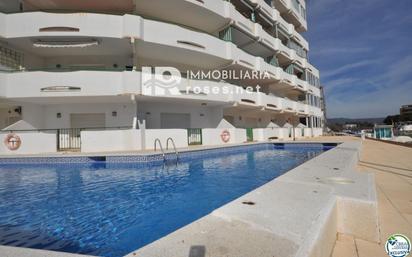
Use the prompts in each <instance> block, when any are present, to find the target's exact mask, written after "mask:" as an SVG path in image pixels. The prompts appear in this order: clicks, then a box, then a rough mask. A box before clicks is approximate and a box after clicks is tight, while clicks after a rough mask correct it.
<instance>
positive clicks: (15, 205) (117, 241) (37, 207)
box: [0, 144, 326, 257]
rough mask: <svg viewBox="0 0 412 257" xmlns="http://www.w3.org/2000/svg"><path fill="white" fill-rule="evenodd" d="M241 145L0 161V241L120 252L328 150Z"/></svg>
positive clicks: (108, 253)
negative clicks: (187, 155) (154, 154)
mask: <svg viewBox="0 0 412 257" xmlns="http://www.w3.org/2000/svg"><path fill="white" fill-rule="evenodd" d="M242 149H243V150H241V151H238V152H236V153H225V152H223V153H222V152H221V153H219V154H212V155H210V156H202V157H201V158H192V159H190V160H187V161H185V160H183V161H181V162H179V164H178V165H175V164H174V163H170V164H168V165H166V166H163V165H155V166H147V167H142V165H137V164H115V163H100V164H70V165H69V164H53V165H44V164H41V165H40V164H37V165H36V164H31V165H29V164H27V165H23V164H22V165H20V164H19V165H11V164H7V165H6V164H3V165H1V164H0V245H10V246H18V247H29V248H38V249H48V250H58V251H65V252H71V253H82V254H90V255H99V256H109V257H112V256H123V255H125V254H127V253H130V252H131V251H134V250H136V249H138V248H140V247H142V246H144V245H146V244H149V243H151V242H153V241H155V240H157V239H159V238H161V237H163V236H165V235H167V234H169V233H171V232H173V231H175V230H176V229H178V228H181V227H183V226H185V225H187V224H189V223H190V222H193V221H195V220H196V219H198V218H200V217H202V216H205V215H207V214H208V213H210V212H211V211H213V210H214V209H216V208H218V207H220V206H222V205H224V204H226V203H228V202H230V201H232V200H234V199H236V198H238V197H240V196H241V195H243V194H245V193H247V192H249V191H251V190H253V189H255V188H257V187H259V186H261V185H263V184H265V183H267V182H268V181H270V180H272V179H274V178H276V177H278V176H279V175H281V174H283V173H285V172H286V171H288V170H290V169H292V168H294V167H296V166H298V165H299V164H301V163H303V162H305V161H307V160H308V159H310V158H313V157H314V156H316V155H318V154H320V153H322V152H323V151H325V150H326V149H325V148H324V147H319V145H318V146H317V147H314V146H309V145H308V147H302V146H300V147H290V148H288V147H286V148H284V149H276V147H274V145H273V144H267V145H266V146H265V147H263V148H262V149H252V150H251V149H249V148H247V147H244V148H242Z"/></svg>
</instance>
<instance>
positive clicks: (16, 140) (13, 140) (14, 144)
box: [4, 133, 21, 151]
mask: <svg viewBox="0 0 412 257" xmlns="http://www.w3.org/2000/svg"><path fill="white" fill-rule="evenodd" d="M4 144H5V145H6V147H7V148H8V149H9V150H11V151H15V150H17V149H19V148H20V145H21V139H20V137H19V136H18V135H16V134H14V133H11V134H8V135H7V136H6V138H5V139H4Z"/></svg>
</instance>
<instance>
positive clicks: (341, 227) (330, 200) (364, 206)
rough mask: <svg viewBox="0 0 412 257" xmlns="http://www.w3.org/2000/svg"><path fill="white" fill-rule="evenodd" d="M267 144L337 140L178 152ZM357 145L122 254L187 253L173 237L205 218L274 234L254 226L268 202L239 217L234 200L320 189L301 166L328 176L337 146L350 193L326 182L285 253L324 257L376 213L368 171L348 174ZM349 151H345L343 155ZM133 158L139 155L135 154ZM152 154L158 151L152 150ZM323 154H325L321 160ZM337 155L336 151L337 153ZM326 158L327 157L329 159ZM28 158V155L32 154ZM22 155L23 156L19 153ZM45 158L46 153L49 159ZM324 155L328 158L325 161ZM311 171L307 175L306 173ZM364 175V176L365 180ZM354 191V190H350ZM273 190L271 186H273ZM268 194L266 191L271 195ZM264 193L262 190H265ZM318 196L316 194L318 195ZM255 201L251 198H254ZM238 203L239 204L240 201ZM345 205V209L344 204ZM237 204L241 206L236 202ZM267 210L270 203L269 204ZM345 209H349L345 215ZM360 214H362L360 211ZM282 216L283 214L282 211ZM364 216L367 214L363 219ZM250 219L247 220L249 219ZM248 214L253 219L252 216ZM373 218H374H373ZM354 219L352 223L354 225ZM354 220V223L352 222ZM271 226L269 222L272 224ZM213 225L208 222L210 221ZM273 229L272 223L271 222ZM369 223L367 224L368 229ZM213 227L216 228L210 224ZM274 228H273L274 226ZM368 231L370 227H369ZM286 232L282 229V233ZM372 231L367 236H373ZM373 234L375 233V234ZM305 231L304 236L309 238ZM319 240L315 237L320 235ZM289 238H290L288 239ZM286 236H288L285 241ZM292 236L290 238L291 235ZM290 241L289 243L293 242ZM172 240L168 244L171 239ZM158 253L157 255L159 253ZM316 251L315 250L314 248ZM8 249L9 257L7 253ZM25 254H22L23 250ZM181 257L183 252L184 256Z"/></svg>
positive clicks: (308, 164)
mask: <svg viewBox="0 0 412 257" xmlns="http://www.w3.org/2000/svg"><path fill="white" fill-rule="evenodd" d="M268 143H280V144H324V143H338V144H339V142H330V141H324V142H323V141H320V142H313V141H308V142H306V141H298V142H278V141H276V142H273V141H269V142H257V143H248V144H235V145H230V146H228V145H225V146H220V147H214V146H208V147H202V148H196V149H190V148H189V149H186V150H183V151H180V152H193V151H195V152H197V151H202V150H205V149H216V148H218V149H220V148H227V147H241V146H251V145H261V144H268ZM360 147H361V146H360V144H358V143H353V142H346V143H340V145H338V146H337V147H335V148H334V149H331V150H329V151H327V152H325V153H323V154H321V155H319V156H317V157H315V158H313V159H311V160H309V161H307V162H305V163H303V164H302V165H300V166H298V167H296V168H294V169H292V170H290V171H288V172H287V173H285V174H284V175H282V176H280V177H278V178H276V179H274V180H272V181H270V182H268V183H267V184H265V185H263V186H261V187H259V188H257V189H255V190H253V191H251V192H249V193H247V194H245V195H243V196H240V197H239V198H238V199H236V200H234V201H232V202H230V203H228V204H226V205H224V206H222V207H220V208H218V209H216V210H214V211H213V212H212V213H210V214H208V215H206V216H204V217H202V218H200V219H199V220H196V221H194V222H193V223H190V224H188V225H186V226H184V227H183V228H181V229H178V230H177V231H175V232H172V233H171V234H169V235H167V236H165V237H163V238H161V239H159V240H157V241H154V242H153V243H151V244H149V245H147V246H144V247H142V248H140V249H138V250H136V251H133V252H131V253H130V254H128V255H127V256H162V257H167V256H176V255H175V254H176V253H179V254H180V253H181V252H179V251H182V249H183V251H187V249H186V248H185V246H184V245H183V246H182V245H179V243H176V242H175V241H174V240H175V239H176V238H179V237H187V238H189V239H190V238H191V237H193V234H192V233H193V231H190V228H191V227H194V226H196V225H198V224H201V223H204V221H205V220H208V219H219V220H223V221H224V222H225V223H227V224H231V223H233V221H241V222H242V223H245V224H248V225H250V226H251V229H252V230H257V231H258V233H260V232H259V231H262V233H263V231H264V232H265V233H267V232H269V233H271V234H273V235H277V236H279V233H278V232H279V231H271V229H270V228H267V227H266V225H264V224H259V222H260V221H259V213H265V211H267V210H265V208H266V209H267V207H269V209H270V206H265V205H264V204H262V205H261V204H259V205H257V206H259V208H255V209H256V210H258V211H257V212H255V213H252V214H253V215H251V214H250V213H249V214H250V215H251V216H249V217H242V215H240V217H239V216H237V215H238V214H239V213H241V212H243V211H242V209H239V201H244V200H245V199H248V200H249V201H250V200H253V201H257V202H258V203H259V199H260V198H261V197H262V196H264V195H265V193H263V194H262V192H261V191H262V190H272V189H271V188H273V186H275V185H277V184H279V183H288V184H290V185H295V186H298V187H299V186H305V187H307V188H309V189H310V190H312V189H313V190H315V189H318V188H319V187H320V188H323V189H325V188H324V187H325V185H319V181H317V180H315V181H311V180H312V179H313V176H312V177H302V176H299V174H302V170H306V171H307V170H312V171H313V172H314V174H317V173H319V172H320V173H322V172H323V173H324V174H318V175H319V176H320V177H319V178H320V179H322V178H326V177H325V176H330V175H331V174H330V171H329V172H328V169H330V165H333V166H336V165H337V164H336V162H334V161H333V159H334V158H332V163H333V164H331V163H330V161H331V160H330V159H331V158H328V157H330V156H329V155H330V153H335V154H333V156H334V157H335V158H336V152H337V151H336V150H337V149H338V150H339V149H340V150H339V151H346V157H348V158H347V159H346V160H345V161H344V162H341V163H339V165H340V168H341V171H340V174H342V176H347V177H350V178H352V179H353V180H354V181H356V186H355V187H353V186H351V187H350V189H351V190H350V191H353V192H355V193H354V194H352V193H349V192H347V191H348V190H347V189H345V188H341V187H339V186H335V185H332V186H330V185H328V186H326V187H327V190H326V191H325V196H327V197H326V198H325V199H326V200H325V202H322V208H321V209H320V212H319V213H318V214H317V215H318V216H317V219H316V221H315V222H313V224H312V225H311V226H310V227H309V228H310V229H309V232H307V236H305V237H302V238H301V239H302V240H301V241H302V242H301V244H299V248H298V250H297V252H296V254H295V255H291V256H299V257H301V256H302V257H303V256H325V257H326V256H327V257H329V255H330V253H331V250H332V249H333V245H334V242H335V239H336V233H337V232H344V233H348V232H349V233H352V234H355V235H358V236H360V237H361V238H362V237H363V238H365V236H366V237H368V236H369V235H368V233H369V232H370V231H373V230H374V223H375V221H374V219H372V222H369V223H371V224H369V225H368V226H369V227H368V228H367V231H368V233H364V232H362V231H359V230H363V229H362V228H357V225H356V224H357V223H356V221H354V218H355V217H354V216H357V217H358V215H359V211H360V212H361V213H360V216H359V218H356V219H359V220H362V221H364V220H365V219H369V217H375V216H376V217H377V213H376V208H375V207H376V192H375V189H374V179H373V177H371V176H370V175H365V174H358V173H356V172H354V166H355V164H356V163H357V161H358V153H359V150H360ZM348 152H349V154H348ZM136 155H137V156H139V155H142V154H141V153H140V154H136ZM143 155H146V156H150V155H153V152H148V153H144V154H143ZM157 155H160V156H161V154H159V153H157ZM325 155H326V157H327V158H325ZM338 155H339V153H338ZM333 156H332V157H333ZM32 157H33V156H30V158H32ZM22 158H25V157H22ZM49 158H50V157H49ZM0 159H1V158H0ZM328 159H329V160H328ZM319 165H320V166H322V165H323V166H324V167H323V171H316V166H319ZM325 167H326V173H325V169H324V168H325ZM312 175H313V174H312ZM365 178H366V179H365ZM365 186H366V189H367V191H368V192H369V193H368V194H367V197H365V190H362V187H364V188H365ZM353 189H355V190H353ZM275 191H276V190H275ZM319 192H323V191H322V190H319ZM272 193H274V192H271V194H272ZM278 193H280V194H284V192H278ZM266 195H267V193H266ZM319 195H320V194H319ZM294 197H300V196H299V195H295V196H294ZM288 198H289V200H290V201H294V199H293V197H289V195H288ZM255 199H256V200H255ZM240 206H242V205H240ZM349 206H350V209H351V210H349V209H348V208H349ZM242 207H243V206H242ZM272 208H273V206H272ZM353 209H354V210H355V213H356V215H355V214H353V213H352V214H351V213H350V212H351V211H352V210H353ZM348 212H349V213H348ZM338 213H340V214H341V215H340V216H342V214H344V218H342V217H339V215H338ZM362 213H363V214H362ZM284 216H285V217H287V215H284ZM366 216H367V217H366ZM250 217H252V219H250ZM253 217H254V218H253ZM376 222H377V219H376ZM355 223H356V224H355ZM354 224H355V225H354ZM272 225H273V224H272ZM212 227H213V225H212ZM275 227H276V224H275ZM370 227H372V228H370ZM215 229H218V228H216V227H215ZM277 229H279V228H277ZM373 232H374V233H375V232H376V231H373ZM286 233H287V232H286ZM374 233H372V234H374ZM376 233H378V232H376ZM309 235H310V236H309ZM281 237H282V238H287V236H285V235H281ZM321 238H322V239H323V240H320V239H321ZM374 238H375V235H372V238H370V237H369V238H367V239H369V240H374ZM292 239H293V238H292ZM186 240H187V241H186V242H189V240H188V239H186ZM287 240H289V239H287ZM293 240H296V238H294V239H293ZM293 240H292V241H293ZM318 241H323V242H327V243H323V244H320V243H319V242H318ZM171 242H172V243H171ZM165 248H167V249H168V251H167V253H169V254H165V252H164V251H163V252H162V249H163V250H164V249H165ZM3 249H6V250H7V253H10V254H9V255H8V256H22V254H21V253H22V251H24V250H26V249H25V248H16V249H14V247H8V246H0V251H2V250H3ZM27 251H29V252H30V254H29V255H27V256H53V257H54V256H62V257H63V256H64V257H65V256H67V257H69V256H86V255H75V254H70V253H62V252H55V251H47V250H35V249H27ZM159 251H160V253H161V254H159ZM319 251H320V252H319ZM13 253H14V255H13ZM27 253H28V252H27ZM184 255H187V252H186V254H184Z"/></svg>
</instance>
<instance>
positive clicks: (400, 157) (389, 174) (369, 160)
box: [313, 137, 412, 257]
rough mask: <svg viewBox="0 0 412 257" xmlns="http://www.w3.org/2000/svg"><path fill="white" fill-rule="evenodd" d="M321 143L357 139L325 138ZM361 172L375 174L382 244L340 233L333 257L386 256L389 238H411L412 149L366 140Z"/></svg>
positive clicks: (360, 167)
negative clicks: (395, 235)
mask: <svg viewBox="0 0 412 257" xmlns="http://www.w3.org/2000/svg"><path fill="white" fill-rule="evenodd" d="M318 140H319V139H313V141H318ZM321 140H322V141H324V140H326V141H340V142H343V141H348V140H357V139H354V138H351V137H340V138H337V137H329V138H326V137H323V138H321ZM358 170H359V171H360V172H373V173H374V174H375V182H376V189H377V196H378V213H379V216H378V219H379V227H380V243H376V242H369V241H366V240H362V239H359V238H354V237H353V236H351V235H345V234H339V235H338V239H337V241H336V245H335V248H334V251H333V254H332V257H387V256H388V255H387V254H386V252H385V249H384V245H385V242H386V240H387V238H388V237H389V236H390V235H392V234H395V233H401V234H404V235H406V236H407V237H409V239H412V148H407V147H403V146H397V145H391V144H387V143H382V142H376V141H372V140H366V141H364V143H363V148H362V151H361V156H360V162H359V164H358Z"/></svg>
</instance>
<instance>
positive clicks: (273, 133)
mask: <svg viewBox="0 0 412 257" xmlns="http://www.w3.org/2000/svg"><path fill="white" fill-rule="evenodd" d="M280 130H281V129H280V128H258V129H253V140H257V141H267V140H269V138H274V137H277V138H278V139H280Z"/></svg>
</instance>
